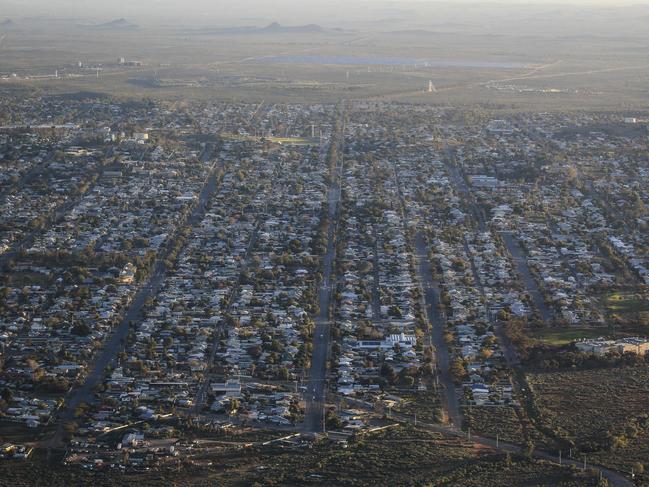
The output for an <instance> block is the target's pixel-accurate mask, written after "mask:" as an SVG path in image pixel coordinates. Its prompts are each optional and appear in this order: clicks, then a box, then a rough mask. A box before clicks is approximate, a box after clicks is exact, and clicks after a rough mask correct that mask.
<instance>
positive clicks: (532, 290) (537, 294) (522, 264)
mask: <svg viewBox="0 0 649 487" xmlns="http://www.w3.org/2000/svg"><path fill="white" fill-rule="evenodd" d="M500 235H501V236H502V239H503V242H505V246H506V247H507V250H509V253H510V254H511V255H512V257H513V259H514V263H515V264H516V270H518V274H519V275H520V276H521V277H522V279H523V284H524V285H525V289H526V290H527V292H528V293H529V295H530V296H531V297H532V301H533V302H534V306H535V307H536V309H538V310H539V313H540V314H541V319H542V320H543V321H544V322H545V323H546V324H547V323H549V322H550V320H552V311H551V310H550V308H548V306H547V305H546V304H545V299H543V294H541V290H540V289H539V285H538V283H537V282H536V279H535V278H534V276H533V275H532V272H531V271H530V267H529V265H528V263H527V257H526V256H525V253H524V252H523V249H522V248H521V246H520V243H519V242H518V241H517V240H516V238H515V237H514V235H513V234H512V233H511V232H501V233H500Z"/></svg>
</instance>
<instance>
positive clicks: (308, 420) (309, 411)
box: [304, 109, 344, 432]
mask: <svg viewBox="0 0 649 487" xmlns="http://www.w3.org/2000/svg"><path fill="white" fill-rule="evenodd" d="M338 116H339V117H341V119H342V117H343V116H344V115H343V112H342V109H341V113H340V114H339V115H338ZM343 136H344V129H343V128H342V123H341V124H340V128H339V130H338V133H333V134H332V136H331V137H332V138H331V144H332V145H333V144H340V150H339V152H338V154H339V157H338V159H339V160H337V161H329V162H330V163H331V164H332V168H333V172H334V174H333V175H332V176H333V178H332V183H331V186H330V188H329V194H328V217H329V231H328V235H327V252H326V254H325V256H324V259H323V272H322V282H321V283H320V287H319V290H318V303H319V308H320V311H319V313H318V316H317V317H316V320H315V331H314V334H313V351H312V353H311V370H310V371H309V381H308V382H307V386H306V392H305V401H306V412H305V417H304V423H305V429H306V430H307V431H312V432H319V431H324V429H325V425H324V414H325V413H324V406H325V400H326V377H327V358H328V356H329V347H330V342H331V333H330V332H331V330H330V322H331V316H330V304H331V297H332V294H333V288H334V287H335V281H334V276H333V271H334V263H335V259H336V229H337V226H338V217H339V206H340V195H341V189H340V175H341V173H342V164H343V161H342V159H343V157H344V155H343V150H344V148H343V140H342V139H343Z"/></svg>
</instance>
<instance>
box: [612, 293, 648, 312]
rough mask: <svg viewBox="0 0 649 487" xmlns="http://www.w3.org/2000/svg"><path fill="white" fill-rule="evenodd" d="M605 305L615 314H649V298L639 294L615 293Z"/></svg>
mask: <svg viewBox="0 0 649 487" xmlns="http://www.w3.org/2000/svg"><path fill="white" fill-rule="evenodd" d="M604 303H605V305H606V307H607V309H609V310H610V311H611V312H613V313H649V296H644V295H642V294H638V293H613V294H610V295H609V296H607V297H606V298H605V300H604Z"/></svg>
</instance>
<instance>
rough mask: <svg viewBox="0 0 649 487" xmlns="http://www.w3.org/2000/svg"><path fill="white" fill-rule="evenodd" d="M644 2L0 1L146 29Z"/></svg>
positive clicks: (28, 11)
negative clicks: (170, 24) (169, 24)
mask: <svg viewBox="0 0 649 487" xmlns="http://www.w3.org/2000/svg"><path fill="white" fill-rule="evenodd" d="M644 1H645V2H649V0H644ZM639 3H640V4H641V3H643V0H495V1H491V2H490V1H489V0H452V1H451V2H449V1H446V2H443V1H442V2H439V1H437V0H388V1H386V0H0V19H2V18H3V17H9V16H11V17H15V18H20V17H29V16H41V15H53V16H58V17H62V16H66V17H73V18H75V19H87V20H89V21H107V20H111V19H113V18H119V17H126V18H128V19H129V20H131V19H132V20H133V21H135V22H138V23H140V24H143V25H146V24H154V23H156V22H159V21H180V22H184V23H187V22H189V23H191V22H196V23H203V24H204V23H206V22H209V23H217V24H221V25H223V24H227V23H230V22H234V21H246V20H247V21H249V22H251V23H254V21H255V20H259V21H265V20H267V19H270V18H273V19H277V20H280V21H284V22H291V21H295V22H314V23H327V22H340V21H344V20H345V18H346V16H348V17H349V18H350V19H355V20H358V18H362V17H363V15H364V14H365V13H369V12H373V13H376V14H377V15H388V14H390V12H398V11H401V10H403V11H410V12H413V11H414V10H419V9H422V8H423V9H426V10H429V11H430V12H433V10H432V7H434V6H435V7H437V6H440V7H442V8H440V13H442V12H445V11H447V10H449V9H451V10H452V9H453V6H455V10H456V11H458V10H460V9H461V7H460V9H458V7H459V6H460V5H462V4H481V5H487V4H489V5H491V6H492V10H493V8H495V6H497V5H500V7H499V8H501V9H503V8H506V9H512V8H514V9H516V8H522V7H523V6H529V5H530V4H534V5H537V6H543V7H545V8H548V9H552V8H566V6H567V5H573V8H574V6H581V7H583V6H586V5H599V6H606V7H609V8H610V7H618V8H620V9H624V8H625V6H628V5H632V4H635V5H637V4H639ZM458 4H460V5H458ZM506 6H507V7H506ZM568 8H570V7H568ZM406 9H407V10H406ZM442 15H443V14H442ZM456 17H457V13H456Z"/></svg>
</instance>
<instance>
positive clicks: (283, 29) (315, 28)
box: [191, 22, 337, 35]
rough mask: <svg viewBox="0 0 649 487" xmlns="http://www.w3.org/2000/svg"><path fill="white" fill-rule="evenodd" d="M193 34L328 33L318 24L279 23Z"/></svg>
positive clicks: (210, 30) (222, 28)
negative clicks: (289, 24) (286, 24)
mask: <svg viewBox="0 0 649 487" xmlns="http://www.w3.org/2000/svg"><path fill="white" fill-rule="evenodd" d="M334 30H337V29H334ZM191 32H193V33H197V34H208V35H209V34H212V35H251V34H322V33H325V32H326V29H324V28H323V27H322V26H320V25H317V24H307V25H291V26H285V25H281V24H279V23H278V22H273V23H271V24H268V25H267V26H266V27H215V28H206V29H196V30H192V31H191Z"/></svg>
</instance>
